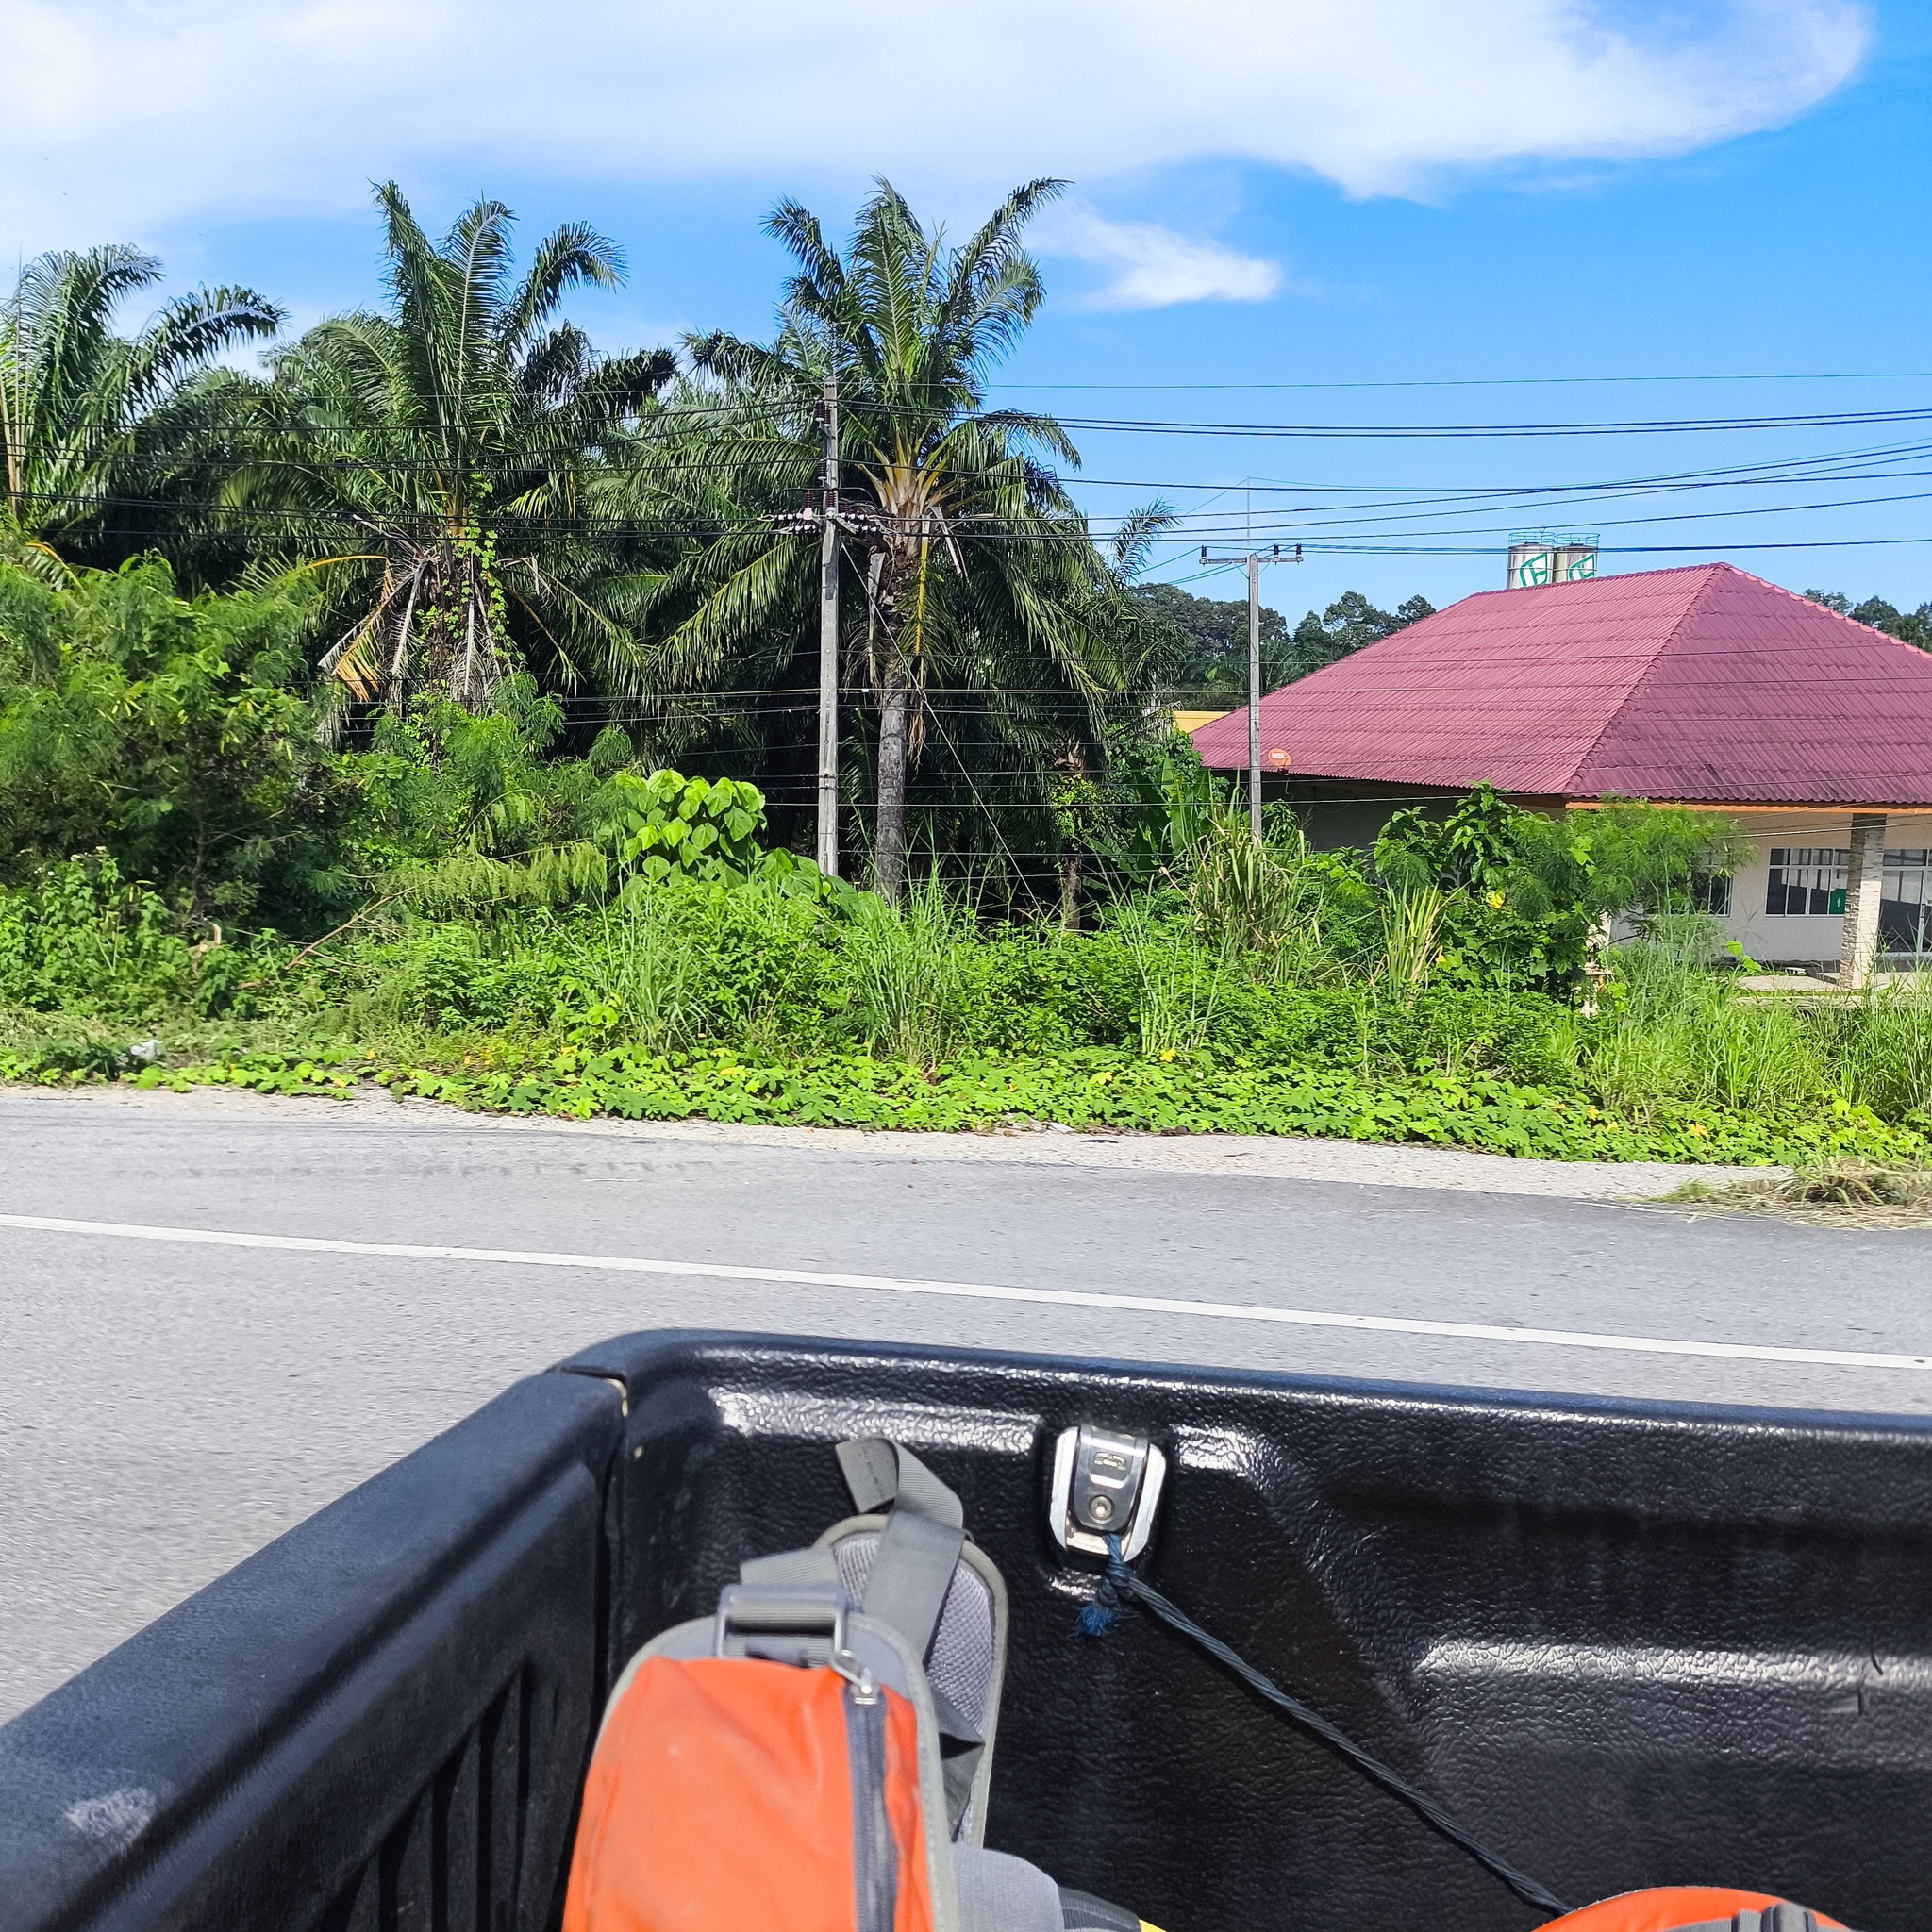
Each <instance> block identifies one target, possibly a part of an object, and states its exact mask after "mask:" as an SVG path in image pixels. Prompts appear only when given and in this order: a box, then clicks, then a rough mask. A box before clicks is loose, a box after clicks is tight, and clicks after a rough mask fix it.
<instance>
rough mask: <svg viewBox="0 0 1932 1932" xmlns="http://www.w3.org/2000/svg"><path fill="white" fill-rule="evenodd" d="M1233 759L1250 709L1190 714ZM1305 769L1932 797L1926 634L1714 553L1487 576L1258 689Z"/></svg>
mask: <svg viewBox="0 0 1932 1932" xmlns="http://www.w3.org/2000/svg"><path fill="white" fill-rule="evenodd" d="M1193 740H1194V743H1195V745H1196V747H1197V748H1198V749H1199V751H1200V753H1201V756H1202V758H1204V759H1205V760H1206V762H1207V763H1208V764H1209V765H1213V766H1218V767H1221V768H1223V769H1228V768H1236V767H1241V766H1244V765H1245V764H1246V763H1247V757H1248V714H1247V710H1246V708H1245V707H1243V708H1241V709H1240V710H1238V711H1232V712H1230V713H1229V714H1228V715H1227V716H1226V717H1225V718H1219V719H1216V720H1215V721H1214V722H1213V723H1212V724H1203V725H1202V726H1201V727H1200V728H1199V729H1198V730H1197V731H1195V732H1194V733H1193ZM1277 746H1278V747H1279V748H1280V749H1282V750H1284V751H1286V752H1287V753H1288V755H1289V759H1290V765H1289V769H1290V771H1291V773H1293V774H1296V775H1299V776H1303V777H1327V778H1359V779H1372V780H1377V781H1381V782H1387V783H1393V784H1398V785H1431V786H1433V785H1446V786H1453V787H1455V788H1457V790H1466V789H1467V788H1468V787H1470V786H1472V785H1474V784H1477V783H1478V782H1480V781H1481V780H1484V779H1487V780H1489V781H1490V782H1491V784H1493V785H1494V786H1496V787H1497V789H1498V790H1499V791H1515V792H1537V793H1542V794H1545V795H1549V794H1556V795H1560V796H1564V797H1570V798H1597V797H1601V796H1603V795H1604V794H1605V793H1607V792H1617V793H1621V794H1623V795H1624V796H1630V797H1642V798H1657V799H1685V800H1692V801H1696V800H1705V801H1709V802H1711V803H1714V804H1733V805H1754V804H1765V805H1783V804H1790V805H1872V806H1881V805H1897V806H1902V805H1926V806H1932V654H1928V653H1926V652H1924V651H1920V650H1917V649H1915V648H1914V647H1913V646H1912V645H1910V644H1906V643H1901V642H1900V641H1898V640H1897V639H1896V638H1890V637H1887V636H1885V635H1884V633H1883V632H1880V631H1875V630H1872V629H1869V628H1868V627H1867V626H1866V625H1862V624H1854V623H1853V622H1852V621H1851V619H1850V618H1848V617H1840V616H1839V615H1838V613H1837V612H1836V611H1832V610H1827V609H1825V608H1824V607H1823V606H1822V605H1818V604H1812V603H1809V602H1807V600H1806V599H1805V598H1803V597H1799V596H1797V595H1795V594H1794V593H1793V592H1791V591H1785V590H1780V589H1779V588H1778V586H1777V585H1775V584H1769V583H1766V582H1765V581H1764V579H1763V578H1762V577H1754V576H1751V575H1747V574H1746V573H1745V572H1743V571H1740V570H1735V569H1733V568H1732V567H1731V566H1730V565H1729V564H1727V563H1709V564H1698V565H1694V566H1692V567H1691V568H1689V569H1683V570H1657V571H1642V572H1637V573H1633V574H1632V575H1628V576H1609V577H1592V578H1589V579H1587V580H1585V581H1584V582H1581V583H1574V584H1550V585H1546V586H1544V587H1542V588H1541V589H1537V590H1524V591H1482V592H1480V593H1478V594H1477V595H1475V596H1473V597H1465V598H1464V599H1463V600H1462V602H1461V603H1459V604H1455V605H1452V606H1450V608H1448V609H1446V610H1439V611H1437V612H1436V614H1435V615H1434V616H1433V617H1425V618H1424V619H1423V620H1422V622H1421V623H1420V624H1414V625H1409V626H1408V627H1407V629H1406V630H1399V631H1397V632H1396V633H1395V634H1394V635H1393V636H1392V637H1388V638H1384V639H1383V640H1382V641H1380V642H1379V643H1375V644H1370V645H1368V646H1367V647H1366V648H1365V649H1363V650H1359V651H1357V652H1355V653H1353V654H1352V655H1351V656H1349V657H1347V658H1343V659H1342V660H1341V662H1340V663H1338V664H1331V665H1329V666H1328V667H1327V668H1326V669H1325V670H1323V671H1318V672H1316V673H1315V674H1314V675H1312V676H1309V677H1304V678H1300V679H1297V680H1296V682H1294V683H1293V684H1290V685H1284V686H1283V687H1282V688H1281V690H1279V691H1271V692H1270V693H1269V694H1268V695H1267V696H1266V697H1264V698H1263V699H1262V700H1261V756H1262V758H1263V760H1264V761H1265V760H1266V758H1267V757H1268V754H1269V752H1270V751H1271V750H1272V749H1274V748H1275V747H1277Z"/></svg>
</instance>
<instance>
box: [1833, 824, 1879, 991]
mask: <svg viewBox="0 0 1932 1932" xmlns="http://www.w3.org/2000/svg"><path fill="white" fill-rule="evenodd" d="M1884 889H1885V814H1884V813H1883V812H1882V811H1855V812H1854V813H1853V814H1852V857H1851V862H1850V864H1849V865H1848V866H1847V867H1846V869H1845V924H1844V935H1843V937H1842V938H1841V939H1840V941H1839V949H1838V983H1839V984H1840V986H1843V987H1849V988H1851V989H1853V990H1855V991H1856V990H1857V989H1858V988H1861V987H1863V986H1865V985H1866V984H1867V983H1868V982H1869V981H1870V979H1871V977H1872V961H1873V958H1874V956H1875V955H1876V953H1877V951H1878V897H1879V894H1880V893H1881V892H1882V891H1884Z"/></svg>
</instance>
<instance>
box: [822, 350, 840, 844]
mask: <svg viewBox="0 0 1932 1932" xmlns="http://www.w3.org/2000/svg"><path fill="white" fill-rule="evenodd" d="M821 415H822V418H823V422H822V427H823V429H824V458H823V475H822V477H821V485H822V488H823V491H824V495H823V498H822V502H821V514H820V522H819V529H820V535H819V870H820V871H821V872H822V873H824V875H825V876H826V877H827V878H837V877H838V875H839V371H838V366H837V364H834V365H833V367H832V369H831V370H830V371H829V372H828V373H827V374H826V376H825V395H824V404H823V405H822V408H821Z"/></svg>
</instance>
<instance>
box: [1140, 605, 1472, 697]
mask: <svg viewBox="0 0 1932 1932" xmlns="http://www.w3.org/2000/svg"><path fill="white" fill-rule="evenodd" d="M1133 595H1134V596H1135V597H1136V598H1138V599H1139V600H1140V601H1141V603H1143V604H1145V605H1146V606H1147V607H1148V608H1149V609H1150V610H1151V611H1153V612H1154V613H1155V614H1156V615H1157V616H1158V617H1161V618H1164V619H1165V620H1166V621H1167V622H1168V623H1170V624H1172V625H1174V629H1175V630H1177V631H1178V632H1179V633H1180V635H1181V636H1182V638H1183V639H1185V640H1186V643H1187V652H1186V655H1185V656H1184V657H1182V658H1180V659H1179V660H1178V661H1177V662H1176V663H1175V665H1174V671H1173V674H1172V676H1173V684H1174V691H1177V692H1188V693H1192V694H1195V695H1199V696H1203V697H1210V696H1213V695H1215V694H1217V693H1238V692H1241V691H1245V690H1246V689H1247V686H1248V607H1247V602H1246V600H1245V599H1243V598H1231V599H1219V598H1214V597H1195V596H1192V595H1191V594H1190V593H1189V592H1188V591H1183V590H1182V589H1180V587H1179V586H1178V585H1175V584H1141V585H1139V586H1137V587H1136V588H1135V590H1134V592H1133ZM1435 608H1436V607H1435V606H1434V605H1433V604H1431V603H1430V602H1429V600H1428V599H1427V598H1426V597H1424V596H1420V595H1418V596H1414V597H1411V598H1409V599H1408V600H1407V603H1404V604H1399V605H1397V606H1396V608H1394V610H1392V611H1389V610H1378V609H1376V608H1375V607H1374V605H1373V604H1371V603H1370V602H1369V600H1368V599H1367V598H1366V597H1364V596H1363V595H1362V593H1361V592H1360V591H1343V592H1342V593H1341V596H1340V597H1338V598H1337V599H1336V600H1335V602H1334V603H1332V604H1331V605H1329V607H1328V608H1327V609H1325V610H1323V611H1319V612H1318V611H1314V610H1310V611H1309V612H1308V614H1307V616H1306V617H1304V618H1303V619H1302V621H1301V622H1300V623H1299V624H1298V625H1295V627H1294V628H1293V630H1290V629H1289V627H1288V620H1287V618H1285V617H1284V616H1283V615H1282V614H1281V612H1280V611H1278V610H1274V609H1270V608H1269V607H1268V606H1267V605H1265V604H1264V605H1263V606H1262V607H1261V682H1262V684H1263V685H1264V686H1265V687H1266V688H1267V689H1268V690H1271V691H1272V690H1274V688H1275V687H1276V686H1277V685H1283V684H1291V683H1292V682H1293V681H1294V680H1295V679H1296V678H1297V677H1306V676H1307V675H1308V673H1309V672H1311V671H1319V670H1321V669H1322V667H1323V666H1324V664H1333V663H1335V662H1336V661H1337V660H1338V659H1339V658H1346V657H1347V656H1348V654H1349V653H1350V652H1351V651H1358V650H1360V649H1361V647H1362V646H1363V645H1364V644H1373V643H1374V642H1375V641H1376V640H1377V639H1379V638H1386V637H1387V636H1389V635H1390V633H1391V631H1398V630H1402V629H1403V628H1405V627H1406V626H1407V625H1411V624H1413V623H1415V622H1416V620H1417V619H1418V618H1422V617H1428V616H1430V615H1432V614H1433V613H1434V611H1435Z"/></svg>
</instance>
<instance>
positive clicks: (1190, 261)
mask: <svg viewBox="0 0 1932 1932" xmlns="http://www.w3.org/2000/svg"><path fill="white" fill-rule="evenodd" d="M1038 242H1039V246H1040V252H1041V254H1044V255H1058V256H1070V257H1071V258H1073V259H1074V260H1075V261H1091V262H1092V263H1094V264H1096V265H1097V266H1098V267H1101V268H1103V269H1105V270H1106V271H1107V272H1108V274H1107V280H1106V281H1105V282H1104V283H1103V284H1102V286H1101V287H1099V288H1098V289H1096V290H1094V291H1091V293H1089V294H1085V295H1082V296H1080V297H1078V298H1077V299H1078V302H1079V306H1080V307H1081V308H1168V307H1170V306H1172V305H1173V304H1174V303H1176V302H1265V301H1266V300H1267V299H1268V297H1269V296H1270V295H1272V294H1274V291H1275V290H1276V289H1278V288H1279V287H1280V286H1281V271H1280V269H1279V268H1278V267H1276V266H1275V264H1274V262H1272V261H1262V260H1259V259H1257V258H1256V257H1254V256H1252V255H1237V254H1236V253H1235V251H1234V250H1233V249H1231V248H1224V247H1223V246H1222V244H1221V243H1220V242H1197V241H1192V240H1191V239H1190V238H1189V237H1188V236H1186V235H1177V234H1175V233H1174V230H1173V229H1172V228H1162V227H1158V226H1157V225H1155V224H1153V223H1151V222H1109V221H1106V220H1104V219H1103V218H1102V217H1101V216H1099V215H1097V214H1095V213H1094V212H1093V211H1092V210H1091V208H1071V209H1069V210H1067V211H1066V212H1065V213H1064V214H1063V215H1060V214H1057V215H1056V216H1053V217H1049V218H1048V220H1047V221H1046V222H1044V223H1042V224H1041V227H1040V229H1039V231H1038Z"/></svg>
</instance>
